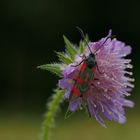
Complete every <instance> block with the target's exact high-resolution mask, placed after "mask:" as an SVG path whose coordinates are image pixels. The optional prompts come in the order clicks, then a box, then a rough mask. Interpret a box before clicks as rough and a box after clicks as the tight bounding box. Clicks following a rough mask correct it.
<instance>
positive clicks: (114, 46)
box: [59, 31, 134, 127]
mask: <svg viewBox="0 0 140 140" xmlns="http://www.w3.org/2000/svg"><path fill="white" fill-rule="evenodd" d="M110 35H111V31H110V32H109V35H108V36H110ZM108 36H107V37H105V38H102V39H101V40H99V41H97V42H89V43H88V46H89V47H90V50H91V51H92V54H93V55H94V59H92V62H90V61H91V58H92V57H90V55H91V52H90V50H89V48H88V47H85V49H84V51H83V52H82V56H83V57H81V56H80V55H78V53H77V54H76V55H75V59H74V61H73V63H71V64H69V65H67V66H66V67H65V68H64V70H63V78H62V79H61V80H59V87H61V88H62V89H65V90H66V93H65V98H66V99H68V101H69V106H68V110H69V111H71V112H75V111H76V110H78V109H79V108H85V109H86V110H87V112H88V113H89V115H90V116H91V117H95V119H96V120H97V121H98V122H99V123H100V124H101V125H102V126H104V127H106V126H105V124H104V121H103V120H102V118H101V117H100V115H99V114H102V115H103V116H104V117H105V118H106V119H108V120H110V121H112V120H114V121H117V122H119V123H125V121H126V118H125V111H124V107H125V106H126V107H133V106H134V103H133V102H132V101H130V100H127V99H125V97H126V96H129V95H130V91H131V89H132V88H133V87H134V85H133V84H132V82H133V81H134V79H133V78H131V76H132V72H129V71H128V70H129V69H131V68H132V67H133V66H132V65H131V64H130V62H131V60H130V59H126V58H124V57H125V56H127V55H129V54H130V53H131V47H130V46H127V45H125V43H123V42H121V41H118V40H117V39H116V38H114V39H111V38H109V37H108ZM77 52H79V50H78V48H77ZM93 60H95V61H94V62H93ZM90 63H91V64H93V65H92V66H90Z"/></svg>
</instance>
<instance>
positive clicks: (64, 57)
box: [56, 52, 73, 64]
mask: <svg viewBox="0 0 140 140" xmlns="http://www.w3.org/2000/svg"><path fill="white" fill-rule="evenodd" d="M56 54H57V56H58V57H59V60H60V61H61V62H62V63H64V64H70V63H73V62H72V60H71V58H70V57H69V56H68V55H67V54H66V53H64V52H56Z"/></svg>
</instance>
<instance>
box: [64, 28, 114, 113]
mask: <svg viewBox="0 0 140 140" xmlns="http://www.w3.org/2000/svg"><path fill="white" fill-rule="evenodd" d="M77 29H78V30H79V32H80V34H81V36H82V38H83V39H84V40H85V42H86V44H87V47H88V49H89V51H90V54H89V56H87V57H86V56H84V59H83V60H82V61H81V62H80V63H79V64H78V65H72V66H73V67H78V66H80V71H79V74H78V76H77V77H76V78H75V79H73V80H74V81H75V82H74V85H73V87H72V91H71V94H70V97H69V100H70V101H72V100H75V99H77V98H79V97H80V98H82V99H86V97H87V96H88V92H89V90H90V88H91V87H92V88H96V87H95V85H94V82H95V80H99V79H97V78H95V72H96V71H98V72H99V73H100V74H103V73H102V72H101V71H100V70H99V67H98V64H97V61H96V53H97V52H98V51H99V50H100V48H101V47H102V46H103V45H104V44H105V42H106V41H107V40H108V39H109V38H114V36H108V37H107V38H106V39H105V41H104V42H103V43H102V44H101V45H100V47H99V48H98V49H97V50H95V52H92V51H91V49H90V47H89V45H88V42H87V40H86V39H85V35H84V33H83V31H82V30H81V29H80V28H79V27H77ZM85 106H86V105H85ZM86 108H87V110H88V107H86ZM88 112H89V111H88ZM69 113H70V112H69ZM89 115H90V114H89ZM66 116H67V113H66Z"/></svg>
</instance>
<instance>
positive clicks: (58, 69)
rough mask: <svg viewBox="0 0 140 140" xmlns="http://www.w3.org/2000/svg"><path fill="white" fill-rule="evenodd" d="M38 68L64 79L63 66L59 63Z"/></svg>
mask: <svg viewBox="0 0 140 140" xmlns="http://www.w3.org/2000/svg"><path fill="white" fill-rule="evenodd" d="M37 68H39V69H42V70H48V71H50V72H51V73H53V74H56V75H57V76H59V77H62V70H61V68H62V64H59V63H52V64H45V65H41V66H38V67H37Z"/></svg>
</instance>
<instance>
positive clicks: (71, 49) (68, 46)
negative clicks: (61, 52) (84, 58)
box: [63, 35, 77, 60]
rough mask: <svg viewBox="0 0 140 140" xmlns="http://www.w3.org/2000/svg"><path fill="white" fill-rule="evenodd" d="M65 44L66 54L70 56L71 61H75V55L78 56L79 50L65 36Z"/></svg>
mask: <svg viewBox="0 0 140 140" xmlns="http://www.w3.org/2000/svg"><path fill="white" fill-rule="evenodd" d="M63 38H64V42H65V44H66V52H67V53H68V54H69V55H70V57H71V59H72V60H74V59H75V55H76V54H77V50H76V48H75V47H74V45H73V44H72V43H71V42H70V41H69V40H68V39H67V37H66V36H64V35H63Z"/></svg>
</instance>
